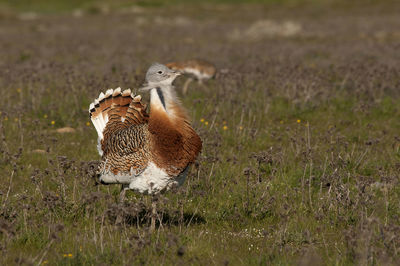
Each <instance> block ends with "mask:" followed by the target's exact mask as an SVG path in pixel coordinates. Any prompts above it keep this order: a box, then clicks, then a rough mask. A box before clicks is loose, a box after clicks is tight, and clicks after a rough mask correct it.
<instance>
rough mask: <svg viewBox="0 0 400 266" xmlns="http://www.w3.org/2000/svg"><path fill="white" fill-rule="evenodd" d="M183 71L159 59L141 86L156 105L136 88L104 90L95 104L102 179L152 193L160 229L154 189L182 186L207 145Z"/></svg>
mask: <svg viewBox="0 0 400 266" xmlns="http://www.w3.org/2000/svg"><path fill="white" fill-rule="evenodd" d="M179 75H180V73H179V72H177V71H175V70H172V69H170V68H168V67H167V66H165V65H162V64H159V63H154V64H152V65H151V66H150V68H149V69H148V71H147V73H146V76H145V80H146V83H145V84H144V86H143V87H142V88H141V89H140V91H141V92H149V93H150V111H149V112H147V110H146V109H147V106H146V104H144V103H142V101H141V95H134V93H132V91H131V90H130V89H126V90H124V91H122V89H121V88H119V87H118V88H116V89H109V90H107V91H106V92H105V93H103V92H101V93H100V95H99V97H98V98H97V99H95V100H94V102H93V103H91V104H90V106H89V114H90V119H91V121H92V123H93V125H94V127H95V129H96V131H97V134H98V144H97V149H98V152H99V154H100V156H101V162H100V165H99V168H98V178H99V181H100V183H102V184H122V187H123V191H125V190H133V191H136V192H139V193H143V194H149V195H152V196H153V197H152V199H153V200H152V218H151V225H150V231H154V229H155V215H156V202H155V201H154V195H157V194H158V193H162V192H165V191H168V190H169V189H171V188H173V187H177V186H181V185H182V184H183V183H184V181H185V179H186V177H187V175H188V172H189V169H190V167H191V165H192V164H193V163H195V161H196V158H197V157H198V155H199V153H200V152H201V149H202V140H201V139H200V137H199V135H198V134H197V133H196V131H195V130H194V129H193V127H192V126H191V124H190V119H189V117H188V115H187V112H186V110H185V109H184V107H183V106H182V104H181V103H180V101H179V99H178V97H177V95H176V92H175V89H174V87H173V85H172V82H173V81H174V80H175V78H176V77H177V76H179Z"/></svg>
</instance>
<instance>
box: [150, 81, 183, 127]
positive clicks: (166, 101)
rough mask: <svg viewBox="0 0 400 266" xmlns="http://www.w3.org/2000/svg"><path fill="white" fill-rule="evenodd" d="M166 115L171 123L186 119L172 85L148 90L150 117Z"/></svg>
mask: <svg viewBox="0 0 400 266" xmlns="http://www.w3.org/2000/svg"><path fill="white" fill-rule="evenodd" d="M156 114H159V115H162V116H164V115H166V116H167V117H168V118H169V119H170V120H171V121H175V122H176V121H177V120H180V119H179V118H183V119H185V120H186V119H187V117H186V112H185V111H184V109H183V108H182V107H181V104H180V102H179V99H178V98H177V96H176V93H175V90H174V88H173V86H172V85H159V84H158V85H157V86H154V87H153V88H152V89H151V90H150V117H151V116H152V115H156Z"/></svg>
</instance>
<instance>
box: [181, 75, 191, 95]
mask: <svg viewBox="0 0 400 266" xmlns="http://www.w3.org/2000/svg"><path fill="white" fill-rule="evenodd" d="M192 81H193V78H188V79H187V80H186V81H185V84H183V89H182V94H183V95H186V93H187V90H188V87H189V84H190V83H191V82H192Z"/></svg>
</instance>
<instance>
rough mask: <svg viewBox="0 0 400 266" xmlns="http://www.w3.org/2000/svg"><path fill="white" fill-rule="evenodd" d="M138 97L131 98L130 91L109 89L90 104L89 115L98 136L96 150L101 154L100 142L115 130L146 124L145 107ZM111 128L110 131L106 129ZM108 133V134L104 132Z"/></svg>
mask: <svg viewBox="0 0 400 266" xmlns="http://www.w3.org/2000/svg"><path fill="white" fill-rule="evenodd" d="M140 100H141V97H140V95H137V96H133V95H132V93H131V90H130V89H127V90H124V91H122V92H121V88H117V89H115V90H113V89H109V90H107V91H106V93H105V94H104V93H103V92H101V93H100V95H99V97H98V98H97V99H95V100H94V102H93V103H91V104H90V107H89V114H90V118H91V120H92V123H93V125H94V127H95V128H96V131H97V134H98V136H99V139H98V141H99V143H98V150H99V153H100V155H102V154H103V151H102V148H101V143H102V140H103V139H104V138H105V137H106V136H105V135H108V134H110V133H112V132H114V131H115V130H116V129H117V128H125V127H128V126H130V125H132V124H141V123H144V122H147V117H148V115H147V113H146V106H145V105H143V104H142V103H141V102H140ZM110 127H111V129H112V130H111V131H112V132H111V131H110V130H107V128H110ZM106 131H108V132H106Z"/></svg>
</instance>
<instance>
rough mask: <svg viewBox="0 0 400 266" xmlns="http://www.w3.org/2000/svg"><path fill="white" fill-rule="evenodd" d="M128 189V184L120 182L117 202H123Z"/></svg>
mask: <svg viewBox="0 0 400 266" xmlns="http://www.w3.org/2000/svg"><path fill="white" fill-rule="evenodd" d="M128 189H129V185H126V184H122V185H121V191H120V192H119V202H123V201H124V200H125V193H126V191H127V190H128Z"/></svg>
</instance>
